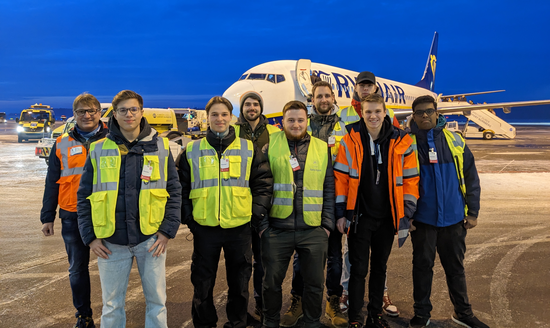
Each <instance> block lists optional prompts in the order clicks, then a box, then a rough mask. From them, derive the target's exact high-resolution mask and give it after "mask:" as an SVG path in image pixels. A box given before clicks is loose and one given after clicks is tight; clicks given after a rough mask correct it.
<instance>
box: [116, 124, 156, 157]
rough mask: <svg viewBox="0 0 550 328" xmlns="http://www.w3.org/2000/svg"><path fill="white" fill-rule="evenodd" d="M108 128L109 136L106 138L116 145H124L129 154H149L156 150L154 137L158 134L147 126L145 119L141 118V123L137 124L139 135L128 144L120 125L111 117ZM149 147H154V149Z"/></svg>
mask: <svg viewBox="0 0 550 328" xmlns="http://www.w3.org/2000/svg"><path fill="white" fill-rule="evenodd" d="M108 127H109V134H108V135H107V138H109V139H111V140H113V141H114V142H115V143H116V144H117V145H120V144H123V145H125V146H126V148H128V149H129V151H130V152H150V151H151V149H152V150H153V151H156V150H157V146H156V145H157V138H156V136H157V134H158V132H157V130H155V129H153V128H152V127H151V126H150V125H149V123H148V122H147V120H146V119H145V117H142V118H141V122H140V123H139V129H140V132H139V135H138V137H137V139H136V140H134V141H132V142H129V141H128V140H127V139H126V137H124V135H123V134H122V132H121V131H120V125H119V124H118V122H117V121H116V120H115V119H114V118H112V117H111V119H109V124H108ZM151 147H154V149H153V148H151ZM134 148H136V149H134Z"/></svg>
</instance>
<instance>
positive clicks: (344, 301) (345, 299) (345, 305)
mask: <svg viewBox="0 0 550 328" xmlns="http://www.w3.org/2000/svg"><path fill="white" fill-rule="evenodd" d="M348 309H349V296H348V291H347V290H344V291H343V292H342V297H340V310H342V313H347V312H348Z"/></svg>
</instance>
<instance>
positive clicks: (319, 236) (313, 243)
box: [261, 227, 328, 328]
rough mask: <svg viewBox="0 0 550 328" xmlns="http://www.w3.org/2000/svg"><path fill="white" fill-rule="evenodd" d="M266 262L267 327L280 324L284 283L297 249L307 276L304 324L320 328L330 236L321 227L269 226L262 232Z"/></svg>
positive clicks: (265, 301)
mask: <svg viewBox="0 0 550 328" xmlns="http://www.w3.org/2000/svg"><path fill="white" fill-rule="evenodd" d="M261 242H262V263H263V265H264V271H265V274H264V281H263V306H264V308H263V309H264V311H263V312H264V322H263V324H264V325H265V326H267V327H279V321H280V313H281V306H282V300H283V293H282V283H283V280H284V279H285V276H286V271H287V269H288V264H289V262H290V258H291V257H292V254H293V253H294V251H296V252H297V253H298V254H299V256H300V262H301V269H302V275H303V277H304V296H303V301H302V309H303V310H304V318H303V322H304V327H306V328H309V327H320V326H321V323H320V322H319V319H320V318H321V313H322V307H321V304H322V302H323V283H324V280H325V277H324V276H325V275H324V270H323V269H324V266H325V261H326V259H327V242H328V236H327V233H326V231H325V229H323V228H322V227H317V228H312V229H307V230H298V231H292V230H280V229H273V228H271V227H269V228H267V229H266V230H265V231H264V233H263V234H262V238H261Z"/></svg>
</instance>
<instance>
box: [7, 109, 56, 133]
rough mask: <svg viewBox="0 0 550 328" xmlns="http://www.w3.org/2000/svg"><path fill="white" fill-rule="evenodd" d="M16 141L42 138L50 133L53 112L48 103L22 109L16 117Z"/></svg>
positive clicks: (53, 119)
mask: <svg viewBox="0 0 550 328" xmlns="http://www.w3.org/2000/svg"><path fill="white" fill-rule="evenodd" d="M16 121H17V123H18V124H19V125H18V126H17V141H18V142H23V141H25V140H30V139H42V138H44V137H47V136H49V135H50V132H51V129H52V126H53V125H54V124H55V114H54V111H53V109H52V108H51V107H50V106H48V105H42V104H35V105H32V106H31V107H30V108H27V109H23V110H22V111H21V116H20V117H19V118H17V119H16Z"/></svg>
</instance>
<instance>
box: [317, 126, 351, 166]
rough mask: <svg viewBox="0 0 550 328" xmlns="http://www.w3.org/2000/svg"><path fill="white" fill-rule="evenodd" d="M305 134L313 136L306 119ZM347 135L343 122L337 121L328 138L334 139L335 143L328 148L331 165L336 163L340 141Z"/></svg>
mask: <svg viewBox="0 0 550 328" xmlns="http://www.w3.org/2000/svg"><path fill="white" fill-rule="evenodd" d="M307 133H309V135H310V136H313V135H312V134H311V133H312V132H311V125H310V119H309V118H308V119H307ZM347 133H348V131H347V130H346V124H345V123H344V122H343V121H338V122H336V124H335V125H334V129H333V130H332V133H331V134H330V136H329V137H334V140H335V143H334V146H332V147H330V153H331V155H332V163H334V161H336V156H337V155H338V148H339V145H340V140H342V138H343V137H344V136H345V135H346V134H347Z"/></svg>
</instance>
